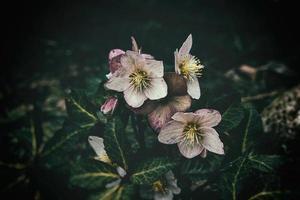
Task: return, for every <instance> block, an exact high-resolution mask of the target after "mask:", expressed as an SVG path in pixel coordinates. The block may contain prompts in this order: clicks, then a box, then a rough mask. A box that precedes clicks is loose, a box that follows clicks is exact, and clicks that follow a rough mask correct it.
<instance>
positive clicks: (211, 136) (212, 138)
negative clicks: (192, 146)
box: [200, 127, 224, 155]
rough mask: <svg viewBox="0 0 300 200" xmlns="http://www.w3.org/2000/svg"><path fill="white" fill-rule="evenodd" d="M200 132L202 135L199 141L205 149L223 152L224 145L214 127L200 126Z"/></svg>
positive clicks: (217, 152) (218, 152)
mask: <svg viewBox="0 0 300 200" xmlns="http://www.w3.org/2000/svg"><path fill="white" fill-rule="evenodd" d="M200 132H201V133H202V134H201V135H202V137H203V139H202V141H201V143H202V145H203V146H204V148H205V149H207V150H208V151H211V152H213V153H216V154H221V155H222V154H224V145H223V143H222V141H221V140H220V138H219V134H218V133H217V132H216V130H215V129H213V128H209V127H203V128H200Z"/></svg>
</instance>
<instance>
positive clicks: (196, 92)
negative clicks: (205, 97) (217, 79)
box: [186, 76, 201, 99]
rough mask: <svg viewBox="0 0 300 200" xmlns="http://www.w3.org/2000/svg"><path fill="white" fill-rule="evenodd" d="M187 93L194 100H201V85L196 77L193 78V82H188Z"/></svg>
mask: <svg viewBox="0 0 300 200" xmlns="http://www.w3.org/2000/svg"><path fill="white" fill-rule="evenodd" d="M186 84H187V93H188V94H189V95H190V96H191V97H192V98H193V99H199V98H200V96H201V91H200V85H199V81H198V78H197V77H196V76H194V77H192V79H191V80H187V83H186Z"/></svg>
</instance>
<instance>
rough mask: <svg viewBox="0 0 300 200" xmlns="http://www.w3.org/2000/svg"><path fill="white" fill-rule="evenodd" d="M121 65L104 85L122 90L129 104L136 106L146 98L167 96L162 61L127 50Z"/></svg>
mask: <svg viewBox="0 0 300 200" xmlns="http://www.w3.org/2000/svg"><path fill="white" fill-rule="evenodd" d="M121 65H122V67H121V68H119V69H118V70H117V71H116V72H115V73H113V74H112V76H111V77H110V79H109V80H108V81H107V82H106V84H105V87H106V88H107V89H110V90H115V91H118V92H123V93H124V98H125V101H126V102H127V104H128V105H129V106H131V107H133V108H137V107H140V106H141V105H143V103H144V101H145V100H147V99H150V100H156V99H161V98H164V97H165V96H167V84H166V82H165V80H164V79H163V75H164V67H163V62H162V61H157V60H154V59H145V58H144V57H143V56H142V55H140V54H139V53H137V52H134V51H127V52H126V53H125V55H124V56H122V57H121Z"/></svg>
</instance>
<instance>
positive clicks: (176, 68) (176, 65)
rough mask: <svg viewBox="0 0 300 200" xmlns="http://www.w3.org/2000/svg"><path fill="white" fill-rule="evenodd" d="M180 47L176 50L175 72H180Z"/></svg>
mask: <svg viewBox="0 0 300 200" xmlns="http://www.w3.org/2000/svg"><path fill="white" fill-rule="evenodd" d="M178 59H179V58H178V49H176V51H175V52H174V62H175V72H176V73H177V74H180V69H179V64H178Z"/></svg>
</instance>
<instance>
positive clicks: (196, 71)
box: [174, 34, 204, 99]
mask: <svg viewBox="0 0 300 200" xmlns="http://www.w3.org/2000/svg"><path fill="white" fill-rule="evenodd" d="M192 43H193V40H192V35H191V34H190V35H189V36H188V38H187V39H186V41H185V42H184V43H183V44H182V46H181V47H180V49H179V51H178V50H177V49H176V51H175V52H174V56H175V72H176V73H177V74H180V75H181V76H183V77H184V78H185V80H186V82H187V93H188V94H189V95H190V96H191V97H192V98H193V99H199V98H200V95H201V92H200V86H199V82H198V78H197V77H199V76H200V75H201V71H202V69H203V68H204V66H203V65H201V64H200V61H199V59H198V58H196V57H195V56H192V55H191V54H190V50H191V48H192Z"/></svg>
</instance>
